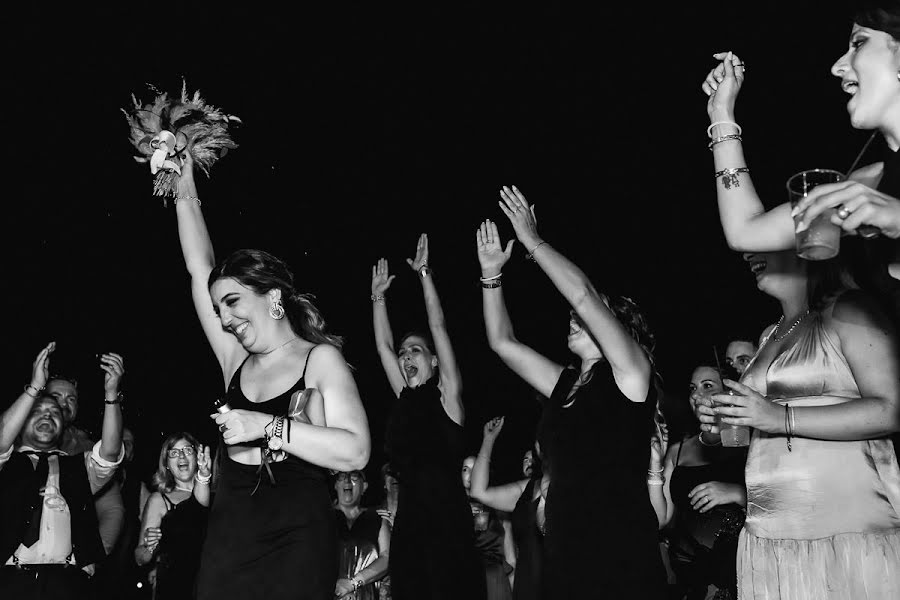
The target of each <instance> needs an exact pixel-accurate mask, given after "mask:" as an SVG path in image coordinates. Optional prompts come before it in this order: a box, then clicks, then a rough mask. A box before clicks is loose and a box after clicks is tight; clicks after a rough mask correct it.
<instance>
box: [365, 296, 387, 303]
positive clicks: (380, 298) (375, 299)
mask: <svg viewBox="0 0 900 600" xmlns="http://www.w3.org/2000/svg"><path fill="white" fill-rule="evenodd" d="M369 297H370V298H371V299H372V302H381V303H382V304H384V294H372V295H371V296H369Z"/></svg>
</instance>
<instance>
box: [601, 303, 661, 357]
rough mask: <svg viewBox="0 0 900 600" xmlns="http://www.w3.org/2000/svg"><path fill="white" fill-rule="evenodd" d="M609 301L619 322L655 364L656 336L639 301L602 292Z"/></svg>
mask: <svg viewBox="0 0 900 600" xmlns="http://www.w3.org/2000/svg"><path fill="white" fill-rule="evenodd" d="M601 295H602V296H603V297H604V298H606V301H607V302H608V303H609V309H610V310H611V311H613V314H615V315H616V318H617V319H619V322H620V323H621V324H622V325H624V326H625V329H626V330H627V331H628V333H629V334H631V337H632V338H633V339H634V341H636V342H637V343H638V345H639V346H640V347H641V348H643V350H644V354H646V355H647V358H648V359H649V360H650V364H651V365H654V368H655V362H654V359H653V350H654V349H655V348H656V336H654V335H653V333H652V332H651V331H650V325H649V324H648V323H647V317H645V316H644V313H643V312H641V309H640V307H639V306H638V305H637V303H636V302H635V301H634V300H632V299H631V298H629V297H627V296H607V295H606V294H601Z"/></svg>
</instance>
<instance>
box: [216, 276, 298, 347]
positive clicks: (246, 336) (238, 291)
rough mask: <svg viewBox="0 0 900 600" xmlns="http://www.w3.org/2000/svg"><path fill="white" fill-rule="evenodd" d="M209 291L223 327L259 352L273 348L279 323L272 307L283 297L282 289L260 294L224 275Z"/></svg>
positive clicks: (245, 345)
mask: <svg viewBox="0 0 900 600" xmlns="http://www.w3.org/2000/svg"><path fill="white" fill-rule="evenodd" d="M209 294H210V297H211V298H212V301H213V310H214V311H215V312H216V315H218V317H219V321H220V322H221V324H222V329H224V330H225V331H227V332H228V333H230V334H232V335H234V336H235V337H236V338H237V339H238V341H239V342H240V344H241V346H243V347H244V349H245V350H247V351H248V352H251V353H259V352H263V351H265V350H266V349H268V348H269V346H270V342H269V340H270V339H271V338H272V337H273V335H274V330H275V326H276V323H278V321H276V320H275V319H273V318H272V317H271V316H270V314H269V309H270V308H271V307H272V305H273V304H274V302H275V300H276V299H280V298H281V291H280V290H271V291H269V292H267V293H265V294H257V293H256V292H255V291H253V290H251V289H250V288H247V287H245V286H243V285H241V284H240V283H239V282H238V281H237V280H235V279H232V278H230V277H223V278H222V279H217V280H216V281H215V282H214V283H213V284H212V286H210V288H209Z"/></svg>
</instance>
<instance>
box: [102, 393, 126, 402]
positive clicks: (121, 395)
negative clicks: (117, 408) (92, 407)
mask: <svg viewBox="0 0 900 600" xmlns="http://www.w3.org/2000/svg"><path fill="white" fill-rule="evenodd" d="M124 399H125V394H123V393H122V392H118V393H117V394H116V399H115V400H107V399H106V398H104V399H103V403H104V404H121V403H122V400H124Z"/></svg>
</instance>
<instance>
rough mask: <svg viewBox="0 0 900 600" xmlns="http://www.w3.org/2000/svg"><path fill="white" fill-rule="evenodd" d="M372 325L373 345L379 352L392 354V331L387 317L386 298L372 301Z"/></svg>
mask: <svg viewBox="0 0 900 600" xmlns="http://www.w3.org/2000/svg"><path fill="white" fill-rule="evenodd" d="M372 325H373V327H374V329H375V346H376V347H377V348H378V350H379V352H381V351H386V352H389V353H390V354H391V355H393V354H394V333H393V331H392V330H391V320H390V319H389V318H388V312H387V304H386V300H376V301H374V302H372Z"/></svg>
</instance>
